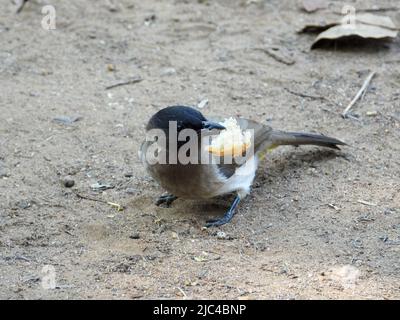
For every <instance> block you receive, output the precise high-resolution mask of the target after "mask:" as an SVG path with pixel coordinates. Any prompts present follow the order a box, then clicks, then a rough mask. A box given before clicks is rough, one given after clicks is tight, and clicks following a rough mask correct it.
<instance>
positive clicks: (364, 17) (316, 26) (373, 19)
mask: <svg viewBox="0 0 400 320" xmlns="http://www.w3.org/2000/svg"><path fill="white" fill-rule="evenodd" d="M349 22H350V20H349V17H348V16H345V17H343V18H341V19H338V20H337V19H333V18H325V19H322V20H319V21H315V22H308V23H307V24H306V25H305V26H304V27H302V28H301V29H299V30H298V32H299V33H318V32H322V31H325V30H327V29H329V28H332V27H334V26H337V25H341V24H343V25H348V24H349ZM355 22H356V23H361V24H366V25H372V26H378V27H383V28H387V29H391V30H399V29H398V28H397V27H396V25H395V24H394V23H393V21H392V19H390V18H389V17H386V16H380V15H375V14H371V13H359V14H356V16H355Z"/></svg>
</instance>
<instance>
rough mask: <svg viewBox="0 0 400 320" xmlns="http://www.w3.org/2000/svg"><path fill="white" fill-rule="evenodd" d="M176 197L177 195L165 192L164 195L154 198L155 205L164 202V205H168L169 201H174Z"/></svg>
mask: <svg viewBox="0 0 400 320" xmlns="http://www.w3.org/2000/svg"><path fill="white" fill-rule="evenodd" d="M176 199H178V197H176V196H174V195H172V194H166V195H164V196H160V197H159V198H158V199H157V200H156V206H160V205H162V204H164V205H165V206H166V207H169V206H170V205H171V203H172V202H174V201H175V200H176Z"/></svg>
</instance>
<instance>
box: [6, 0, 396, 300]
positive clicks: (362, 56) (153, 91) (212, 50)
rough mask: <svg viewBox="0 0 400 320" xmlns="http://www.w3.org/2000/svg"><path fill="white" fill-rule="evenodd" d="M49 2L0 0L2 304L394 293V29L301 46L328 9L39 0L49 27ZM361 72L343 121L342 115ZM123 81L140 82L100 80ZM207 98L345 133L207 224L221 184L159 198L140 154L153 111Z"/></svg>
mask: <svg viewBox="0 0 400 320" xmlns="http://www.w3.org/2000/svg"><path fill="white" fill-rule="evenodd" d="M350 2H351V3H352V4H354V5H355V6H356V7H359V8H368V7H369V6H370V5H372V4H376V3H375V2H372V1H350ZM46 3H51V1H47V2H45V1H39V0H32V2H31V3H28V4H27V5H26V7H25V8H24V10H23V11H22V12H21V13H20V14H19V15H15V13H14V12H15V6H14V5H13V4H12V2H10V1H2V5H1V9H2V10H1V11H0V93H1V94H0V120H1V122H0V288H1V289H0V298H2V299H63V298H68V299H87V298H89V299H94V298H112V299H144V298H173V299H175V298H176V299H182V298H186V297H187V298H213V299H214V298H234V299H236V298H240V299H265V298H269V299H318V298H329V299H347V298H350V299H354V298H357V299H358V298H361V299H370V298H372V299H398V298H400V282H399V280H400V181H399V177H400V144H399V138H400V69H399V67H400V59H399V53H400V39H397V40H395V41H394V42H392V43H390V44H385V45H380V46H372V45H357V47H355V48H354V47H353V46H351V45H344V44H343V45H340V44H339V45H337V46H336V49H333V48H328V49H322V50H313V51H310V50H309V47H310V44H311V43H312V40H313V36H311V35H299V34H297V33H296V29H297V28H298V26H299V25H302V24H303V23H304V22H305V21H306V20H309V19H311V18H316V17H322V16H323V15H325V14H326V11H321V12H318V13H313V14H307V13H304V12H302V11H301V10H300V9H299V7H298V3H297V2H296V1H289V0H286V1H278V0H274V1H258V2H257V1H256V2H253V3H246V1H228V0H224V1H212V0H208V1H207V0H206V1H194V0H186V1H181V0H168V1H160V2H158V1H127V0H125V1H115V2H114V3H115V4H116V5H115V7H113V6H112V5H110V2H109V1H94V0H92V1H78V0H72V1H54V4H55V6H56V10H57V20H56V22H57V29H56V30H53V31H46V30H43V29H42V28H41V19H42V17H43V15H42V14H41V8H42V6H43V5H45V4H46ZM132 3H133V4H132ZM331 3H332V5H333V7H332V8H338V10H340V7H341V5H342V4H343V3H342V2H340V1H331ZM379 5H380V6H382V7H389V8H390V7H396V6H398V1H397V0H393V1H379ZM332 8H331V9H332ZM384 14H387V15H389V16H390V17H392V18H393V19H394V20H395V21H396V22H397V23H399V22H400V10H395V9H392V10H389V11H387V12H384ZM271 44H273V45H279V46H281V47H282V48H285V49H286V50H287V51H288V52H289V54H291V55H292V56H293V58H294V59H295V61H296V63H295V64H293V65H286V64H283V63H281V62H279V61H276V60H275V59H273V58H272V57H271V56H269V55H267V54H266V53H265V52H263V51H262V50H260V48H263V47H265V46H267V45H271ZM109 65H110V66H109ZM372 69H376V70H377V72H378V74H377V77H376V78H374V79H373V81H372V84H371V86H370V89H369V91H368V93H367V94H366V96H365V98H364V100H362V101H361V102H360V103H358V104H356V106H355V107H354V113H355V114H357V115H358V120H354V119H347V120H345V119H342V118H341V117H340V113H341V112H342V110H343V109H344V108H345V107H346V105H347V104H348V103H349V102H350V100H351V99H352V98H353V97H354V95H355V94H356V92H357V91H358V89H359V88H360V87H361V85H362V83H363V81H364V79H365V78H366V76H367V75H368V73H369V71H370V70H372ZM130 77H142V78H143V81H141V82H138V83H135V84H130V85H126V86H120V87H116V88H114V89H110V90H105V87H107V86H109V85H112V84H115V83H118V82H120V81H125V80H127V79H129V78H130ZM288 90H290V91H292V92H294V93H301V94H307V95H311V96H317V97H318V96H320V97H325V99H316V98H307V97H301V96H299V95H296V94H293V93H290V92H289V91H288ZM203 99H208V100H209V105H208V106H207V107H205V108H204V109H203V112H204V114H206V115H212V114H218V115H222V116H229V115H232V114H240V115H243V116H246V117H248V118H252V119H256V120H258V121H261V122H265V123H268V124H269V125H271V126H273V127H275V128H280V129H287V130H305V131H315V132H321V133H324V134H327V135H332V136H335V137H337V138H339V139H342V140H343V141H345V142H347V143H348V144H349V145H350V146H348V147H344V148H343V149H342V151H339V152H332V151H326V150H321V149H318V148H315V147H302V148H289V147H287V148H281V149H278V150H275V151H274V152H273V153H271V154H270V155H269V157H268V158H267V159H266V160H265V161H264V162H263V163H262V164H261V165H260V168H259V172H258V176H257V179H256V181H255V184H254V189H253V191H252V194H251V195H250V196H249V197H248V198H246V200H245V201H244V202H243V203H242V204H241V206H240V208H239V210H238V213H237V215H236V216H235V218H234V219H233V222H232V223H230V224H229V225H226V226H223V227H221V228H219V229H218V228H216V229H208V230H204V229H202V226H203V225H204V222H205V221H206V220H207V219H209V218H211V217H215V216H218V215H221V214H223V212H224V211H225V210H226V209H227V208H228V205H229V201H230V198H229V197H227V198H224V199H217V200H212V201H207V202H193V201H184V200H177V201H176V202H175V203H174V204H173V206H172V207H171V208H167V209H166V208H158V207H156V206H155V205H154V200H155V198H156V197H157V196H158V195H160V194H161V193H163V191H164V190H162V189H161V188H160V187H158V185H157V184H156V182H155V181H153V180H152V179H150V178H149V177H148V176H147V174H146V173H145V172H144V170H143V167H142V165H141V163H140V162H139V159H138V157H137V151H138V148H139V145H140V143H141V141H142V139H143V132H144V126H145V124H146V121H147V120H148V119H149V117H150V116H151V115H152V114H153V113H154V112H155V111H157V110H159V109H160V108H162V107H164V106H167V105H172V104H186V105H196V104H197V103H199V101H201V100H203ZM371 111H372V112H374V111H376V112H377V113H376V115H375V116H368V114H369V112H371ZM62 116H69V117H80V118H79V119H78V121H76V122H74V123H72V124H64V123H60V122H57V121H55V120H54V119H55V118H57V117H62ZM66 176H70V178H71V179H73V180H74V181H75V185H74V186H73V187H72V188H66V187H65V186H64V185H63V183H62V181H63V179H65V177H66ZM96 182H101V183H106V184H109V185H111V186H112V187H113V188H112V189H108V190H105V191H93V190H92V189H91V185H92V184H94V183H96ZM77 194H80V195H82V196H84V197H87V198H89V197H92V198H95V199H99V200H103V201H105V202H107V201H110V202H115V203H119V204H121V205H123V206H124V207H125V210H124V211H121V212H118V211H116V209H115V208H113V207H112V206H110V205H108V204H106V203H105V202H99V201H92V200H89V199H82V198H79V197H78V196H77ZM360 200H361V202H360ZM218 231H219V232H221V231H222V232H223V233H224V234H221V233H218ZM46 266H47V267H46ZM48 266H50V267H48ZM46 268H47V270H50V271H47V273H46ZM49 268H50V269H49ZM51 268H54V269H53V270H54V274H55V280H56V288H55V289H48V287H46V283H51V281H50V280H51V279H52V278H51V277H52V275H51V270H52V269H51ZM49 277H50V278H49ZM49 279H50V280H49ZM46 281H47V282H46ZM48 281H50V282H48ZM50 287H51V285H50Z"/></svg>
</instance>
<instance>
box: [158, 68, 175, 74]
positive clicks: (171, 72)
mask: <svg viewBox="0 0 400 320" xmlns="http://www.w3.org/2000/svg"><path fill="white" fill-rule="evenodd" d="M175 73H176V70H175V69H174V68H164V69H163V70H161V76H172V75H174V74H175Z"/></svg>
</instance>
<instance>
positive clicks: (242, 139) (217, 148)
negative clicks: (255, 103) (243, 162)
mask: <svg viewBox="0 0 400 320" xmlns="http://www.w3.org/2000/svg"><path fill="white" fill-rule="evenodd" d="M220 124H221V125H223V126H224V127H225V128H226V129H225V130H221V132H220V133H219V135H217V136H215V137H213V138H212V140H211V144H210V145H209V146H208V152H211V153H212V154H215V155H217V156H225V155H231V156H233V157H236V156H241V155H243V153H245V152H246V150H247V149H248V148H249V147H250V146H251V132H250V131H249V130H245V131H242V130H241V128H240V126H239V124H238V123H237V121H236V119H234V118H229V119H226V120H225V121H224V122H220Z"/></svg>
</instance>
